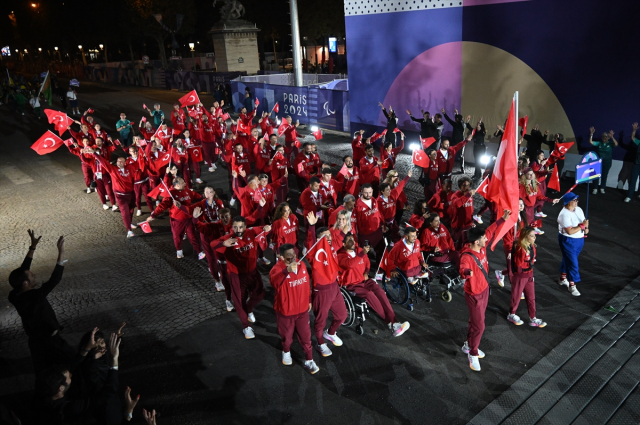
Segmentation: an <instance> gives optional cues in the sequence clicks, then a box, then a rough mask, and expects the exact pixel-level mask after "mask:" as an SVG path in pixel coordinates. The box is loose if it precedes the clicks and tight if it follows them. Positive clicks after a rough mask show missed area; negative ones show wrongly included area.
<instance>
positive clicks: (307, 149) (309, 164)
mask: <svg viewBox="0 0 640 425" xmlns="http://www.w3.org/2000/svg"><path fill="white" fill-rule="evenodd" d="M293 172H294V174H295V176H296V182H297V183H298V190H300V192H302V191H303V190H305V189H306V188H307V186H309V180H310V179H311V177H312V176H313V175H314V174H315V173H314V160H313V153H312V151H311V145H310V144H309V143H305V144H304V145H302V152H300V153H299V154H298V155H296V157H295V159H294V161H293Z"/></svg>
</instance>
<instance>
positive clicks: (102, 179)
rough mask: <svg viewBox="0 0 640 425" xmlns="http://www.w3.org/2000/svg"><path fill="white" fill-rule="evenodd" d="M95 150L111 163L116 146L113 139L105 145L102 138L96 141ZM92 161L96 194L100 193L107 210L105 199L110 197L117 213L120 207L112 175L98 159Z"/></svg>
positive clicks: (103, 205)
mask: <svg viewBox="0 0 640 425" xmlns="http://www.w3.org/2000/svg"><path fill="white" fill-rule="evenodd" d="M116 142H117V143H118V145H119V144H120V142H118V141H117V139H116ZM95 148H97V149H96V153H98V154H99V155H100V156H102V157H103V158H105V159H106V160H107V161H109V162H111V154H112V153H113V151H114V150H116V145H114V144H112V143H111V138H109V143H105V142H104V141H103V139H102V138H101V137H98V138H97V139H96V146H95ZM98 150H99V151H98ZM91 159H93V163H92V164H91V171H92V172H93V178H94V181H95V182H96V192H98V196H99V197H100V201H102V208H104V209H105V210H106V209H108V208H109V206H108V205H107V199H106V198H105V196H109V201H110V202H111V209H112V210H113V211H115V210H117V209H118V205H117V204H116V196H115V194H114V193H113V187H112V185H111V175H110V174H109V172H108V171H107V170H106V169H105V168H104V167H103V166H102V165H100V162H98V160H97V159H95V158H93V157H92V158H91Z"/></svg>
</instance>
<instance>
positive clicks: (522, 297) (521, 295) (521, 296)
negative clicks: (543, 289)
mask: <svg viewBox="0 0 640 425" xmlns="http://www.w3.org/2000/svg"><path fill="white" fill-rule="evenodd" d="M520 299H521V300H524V292H523V293H522V294H520Z"/></svg>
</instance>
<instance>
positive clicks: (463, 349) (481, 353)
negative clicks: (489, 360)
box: [462, 341, 484, 359]
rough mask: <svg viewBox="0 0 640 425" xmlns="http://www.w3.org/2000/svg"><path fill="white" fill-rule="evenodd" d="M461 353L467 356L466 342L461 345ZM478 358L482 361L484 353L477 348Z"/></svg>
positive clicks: (467, 347) (467, 345)
mask: <svg viewBox="0 0 640 425" xmlns="http://www.w3.org/2000/svg"><path fill="white" fill-rule="evenodd" d="M462 352H463V353H465V354H469V343H468V342H467V341H465V342H464V344H463V345H462ZM478 358H481V359H484V351H482V350H481V349H479V348H478Z"/></svg>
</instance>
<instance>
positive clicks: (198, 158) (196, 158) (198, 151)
mask: <svg viewBox="0 0 640 425" xmlns="http://www.w3.org/2000/svg"><path fill="white" fill-rule="evenodd" d="M187 151H188V152H189V156H190V157H191V161H193V162H202V161H204V158H203V157H202V148H201V147H200V146H193V147H191V148H189V149H187Z"/></svg>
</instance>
